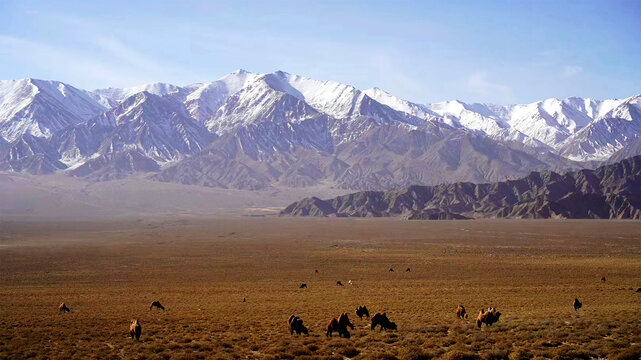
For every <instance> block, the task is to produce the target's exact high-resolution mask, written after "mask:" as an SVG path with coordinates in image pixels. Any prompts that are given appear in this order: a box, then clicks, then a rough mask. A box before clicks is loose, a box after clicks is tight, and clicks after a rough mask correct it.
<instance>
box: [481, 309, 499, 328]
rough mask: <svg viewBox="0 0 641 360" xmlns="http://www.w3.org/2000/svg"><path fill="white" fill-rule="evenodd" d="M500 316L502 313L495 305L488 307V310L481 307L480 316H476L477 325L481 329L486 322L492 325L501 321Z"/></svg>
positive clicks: (486, 324)
mask: <svg viewBox="0 0 641 360" xmlns="http://www.w3.org/2000/svg"><path fill="white" fill-rule="evenodd" d="M500 317H501V313H500V312H498V311H496V309H495V308H493V307H490V308H488V309H487V311H485V310H483V309H481V311H480V312H479V316H478V317H477V318H476V326H478V327H479V329H480V328H481V326H482V325H483V324H485V326H492V324H494V323H495V322H498V321H499V318H500Z"/></svg>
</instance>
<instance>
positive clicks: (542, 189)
mask: <svg viewBox="0 0 641 360" xmlns="http://www.w3.org/2000/svg"><path fill="white" fill-rule="evenodd" d="M281 215H289V216H322V217H326V216H336V217H405V218H407V219H410V220H414V219H434V220H437V219H448V220H449V219H472V218H535V219H539V218H606V219H635V220H641V156H635V157H631V158H628V159H625V160H622V161H620V162H618V163H614V164H610V165H604V166H602V167H599V168H597V169H596V170H588V169H582V170H579V171H576V172H570V173H566V174H564V175H561V174H558V173H555V172H550V171H544V172H532V173H530V174H529V175H528V176H526V177H523V178H519V179H515V180H508V181H505V182H498V183H486V184H474V183H463V182H461V183H453V184H443V185H435V186H419V185H414V186H410V187H408V188H405V189H400V190H391V191H387V192H383V191H363V192H356V193H352V194H348V195H343V196H338V197H335V198H332V199H328V200H321V199H319V198H317V197H309V198H305V199H302V200H300V201H297V202H294V203H292V204H290V205H289V206H287V207H286V208H285V209H284V210H283V211H282V212H281Z"/></svg>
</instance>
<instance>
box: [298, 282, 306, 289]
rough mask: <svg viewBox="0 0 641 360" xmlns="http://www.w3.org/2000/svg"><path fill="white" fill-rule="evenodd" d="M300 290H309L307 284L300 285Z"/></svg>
mask: <svg viewBox="0 0 641 360" xmlns="http://www.w3.org/2000/svg"><path fill="white" fill-rule="evenodd" d="M298 288H299V289H307V284H305V283H302V284H300V286H299V287H298Z"/></svg>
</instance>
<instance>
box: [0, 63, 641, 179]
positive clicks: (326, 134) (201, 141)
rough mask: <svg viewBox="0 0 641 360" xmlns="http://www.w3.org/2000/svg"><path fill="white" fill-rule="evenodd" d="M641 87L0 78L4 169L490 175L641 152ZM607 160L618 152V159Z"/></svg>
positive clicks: (275, 76)
mask: <svg viewBox="0 0 641 360" xmlns="http://www.w3.org/2000/svg"><path fill="white" fill-rule="evenodd" d="M639 139H641V95H636V96H631V97H629V98H626V99H612V100H594V99H584V98H569V99H564V100H559V99H547V100H543V101H539V102H535V103H531V104H524V105H491V104H476V103H474V104H467V103H464V102H461V101H457V100H454V101H447V102H441V103H433V104H417V103H412V102H409V101H406V100H402V99H400V98H398V97H396V96H394V95H392V94H389V93H387V92H385V91H383V90H381V89H378V88H373V89H368V90H364V91H363V90H359V89H357V88H355V87H353V86H350V85H345V84H341V83H338V82H335V81H318V80H313V79H310V78H306V77H301V76H297V75H292V74H288V73H285V72H282V71H277V72H274V73H268V74H254V73H249V72H246V71H243V70H238V71H236V72H233V73H231V74H229V75H227V76H225V77H223V78H221V79H219V80H216V81H212V82H206V83H196V84H191V85H186V86H176V85H172V84H164V83H155V84H148V85H143V86H139V87H132V88H118V89H114V88H109V89H99V90H92V91H86V90H82V89H78V88H75V87H73V86H71V85H68V84H64V83H62V82H58V81H48V80H37V79H21V80H6V81H0V171H11V172H26V173H30V174H49V173H53V172H59V173H64V174H68V175H69V176H73V177H78V178H82V179H87V180H90V181H106V180H112V179H121V178H126V177H131V176H142V177H145V178H149V179H152V180H156V181H163V182H175V183H182V184H192V185H203V186H211V187H220V188H234V189H249V190H255V189H266V188H269V187H271V186H276V185H278V186H287V187H303V186H310V185H319V184H326V185H328V186H332V187H337V188H344V189H355V190H370V189H371V190H386V189H398V188H402V187H406V186H410V185H434V184H440V183H448V182H457V181H468V182H491V181H500V180H505V179H507V178H515V177H519V176H524V175H527V174H528V173H530V172H531V171H542V170H550V171H566V170H573V169H579V168H585V167H588V168H594V167H596V166H598V165H600V164H604V163H608V161H610V162H612V161H616V160H620V159H621V158H622V156H624V155H627V156H633V155H637V154H639V153H640V150H641V147H639V146H638V145H635V144H637V143H638V141H639ZM611 157H614V158H612V159H610V158H611Z"/></svg>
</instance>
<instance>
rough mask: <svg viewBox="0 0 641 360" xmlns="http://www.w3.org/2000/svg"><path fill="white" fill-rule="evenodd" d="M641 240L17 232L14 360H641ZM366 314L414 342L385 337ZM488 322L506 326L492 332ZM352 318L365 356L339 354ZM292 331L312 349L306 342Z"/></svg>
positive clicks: (568, 230) (321, 225) (183, 226)
mask: <svg viewBox="0 0 641 360" xmlns="http://www.w3.org/2000/svg"><path fill="white" fill-rule="evenodd" d="M640 232H641V225H640V223H639V222H626V221H509V220H503V221H458V222H457V221H444V222H409V221H402V220H393V219H362V220H360V219H359V220H357V219H291V218H230V219H214V220H194V219H142V220H131V221H129V220H128V221H103V222H85V223H54V222H52V223H24V222H22V223H21V222H4V223H0V359H21V358H42V359H49V358H60V359H68V358H77V359H85V358H96V359H119V358H126V359H138V358H140V359H142V358H148V359H170V358H171V359H206V358H222V359H227V358H229V359H232V358H266V359H291V358H332V359H333V358H336V359H343V358H354V359H369V358H378V359H393V358H399V359H427V358H433V357H442V358H447V359H467V358H486V359H503V358H510V359H519V358H535V357H541V358H562V359H566V358H567V359H572V358H586V359H587V358H635V359H638V358H639V355H640V354H641V348H640V345H639V344H640V342H641V320H640V319H641V294H637V293H635V292H634V290H636V288H638V287H640V286H641V264H640V258H641V238H640ZM390 267H393V268H394V269H395V272H393V273H392V272H389V271H388V269H389V268H390ZM407 267H410V268H411V272H405V268H407ZM315 269H318V270H319V274H315V273H314V270H315ZM602 276H605V277H606V278H607V281H606V282H605V283H602V282H601V281H600V279H601V277H602ZM337 280H341V281H342V282H343V283H344V284H345V286H344V287H339V286H336V285H335V284H336V281H337ZM348 280H352V281H353V283H354V285H353V286H350V285H348V284H347V281H348ZM303 282H304V283H307V284H308V288H307V289H299V288H298V286H299V285H300V283H303ZM633 289H634V290H633ZM575 296H577V297H578V298H579V299H580V300H581V301H582V302H583V304H584V306H583V309H581V310H580V312H579V313H578V314H576V313H575V312H574V310H573V308H572V301H573V300H574V297H575ZM243 298H246V299H247V302H242V299H243ZM153 300H160V301H161V303H162V304H163V305H165V306H166V308H167V311H165V312H162V311H158V310H151V311H150V310H149V305H150V303H151V302H152V301H153ZM62 301H64V302H65V303H66V304H67V305H68V306H69V307H70V308H71V313H68V314H59V313H58V311H57V310H58V305H59V304H60V302H62ZM359 304H365V305H367V307H368V308H369V309H370V312H371V313H372V315H373V314H374V313H375V312H379V311H380V312H383V311H385V312H387V314H388V316H389V318H390V319H391V320H392V321H395V322H396V323H397V324H398V327H399V331H398V332H379V331H378V330H376V331H371V330H370V329H369V322H367V321H366V320H359V319H358V318H357V317H356V316H355V315H354V309H355V308H356V307H357V305H359ZM459 304H463V305H465V307H466V308H467V310H468V312H469V313H470V319H469V321H462V320H458V319H457V318H456V314H455V310H456V307H457V306H458V305H459ZM488 306H495V307H497V308H498V310H499V311H501V312H502V314H503V315H502V317H501V319H500V321H499V323H498V324H495V325H494V326H492V327H491V328H485V327H484V328H483V329H482V330H479V329H477V328H476V324H475V322H474V319H475V318H476V315H477V314H478V310H479V309H480V308H483V307H488ZM341 312H348V313H349V314H350V319H351V320H352V322H353V323H354V324H355V325H356V329H355V330H354V331H352V338H351V339H339V338H337V337H334V338H332V339H327V338H326V337H325V335H324V326H325V325H326V323H327V322H328V321H329V320H330V319H331V318H332V317H335V316H337V315H339V314H340V313H341ZM291 314H296V315H298V316H300V317H302V318H303V320H304V322H305V325H306V326H307V327H308V328H309V329H310V336H304V335H303V336H296V335H294V336H290V334H289V331H288V330H287V324H286V321H287V319H288V317H289V315H291ZM134 318H139V319H140V320H141V323H142V328H143V330H142V338H141V340H142V341H141V342H139V343H137V342H134V341H132V340H131V339H130V338H129V337H128V330H129V324H130V320H131V319H134ZM335 336H336V335H335Z"/></svg>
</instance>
